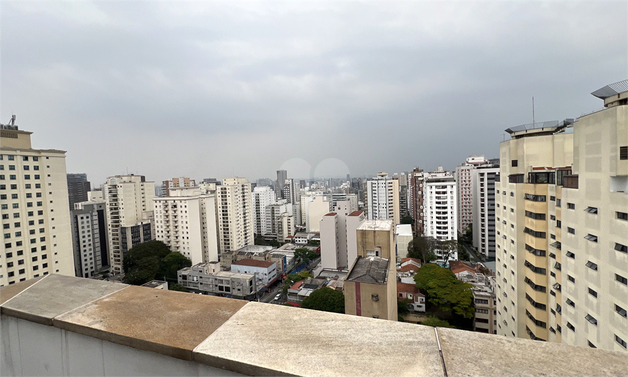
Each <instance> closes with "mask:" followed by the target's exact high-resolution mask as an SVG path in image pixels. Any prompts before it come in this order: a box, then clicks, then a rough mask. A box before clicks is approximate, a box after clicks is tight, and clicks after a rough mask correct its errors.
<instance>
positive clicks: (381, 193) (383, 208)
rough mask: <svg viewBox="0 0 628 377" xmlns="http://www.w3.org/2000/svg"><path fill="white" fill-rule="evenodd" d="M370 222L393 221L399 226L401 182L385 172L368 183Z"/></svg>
mask: <svg viewBox="0 0 628 377" xmlns="http://www.w3.org/2000/svg"><path fill="white" fill-rule="evenodd" d="M366 188H367V194H366V196H367V198H366V201H367V209H368V211H367V212H368V213H367V215H368V219H369V220H392V221H393V224H399V222H400V217H399V181H398V180H396V179H393V178H391V177H389V176H388V174H386V173H385V172H380V173H377V177H374V178H372V179H369V180H368V181H366Z"/></svg>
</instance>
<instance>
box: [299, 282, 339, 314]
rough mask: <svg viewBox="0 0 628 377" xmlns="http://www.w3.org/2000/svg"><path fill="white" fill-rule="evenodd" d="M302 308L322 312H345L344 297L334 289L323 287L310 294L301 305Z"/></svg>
mask: <svg viewBox="0 0 628 377" xmlns="http://www.w3.org/2000/svg"><path fill="white" fill-rule="evenodd" d="M301 307H302V308H305V309H314V310H322V311H324V312H333V313H343V314H344V312H345V295H344V294H343V293H342V292H340V291H337V290H335V289H331V288H328V287H323V288H321V289H317V290H315V291H314V292H312V293H311V294H310V295H309V296H308V297H307V298H306V299H305V300H303V303H302V304H301Z"/></svg>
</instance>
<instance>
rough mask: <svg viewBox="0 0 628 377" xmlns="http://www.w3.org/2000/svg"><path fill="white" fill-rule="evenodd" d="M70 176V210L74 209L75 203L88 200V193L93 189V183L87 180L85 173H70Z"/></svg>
mask: <svg viewBox="0 0 628 377" xmlns="http://www.w3.org/2000/svg"><path fill="white" fill-rule="evenodd" d="M67 177H68V201H69V202H70V211H72V210H73V209H74V203H80V202H85V201H87V200H88V199H87V193H88V192H89V191H91V189H92V188H91V184H90V183H89V181H88V180H87V174H85V173H77V174H74V173H70V174H68V175H67Z"/></svg>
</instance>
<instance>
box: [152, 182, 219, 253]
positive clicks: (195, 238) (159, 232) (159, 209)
mask: <svg viewBox="0 0 628 377" xmlns="http://www.w3.org/2000/svg"><path fill="white" fill-rule="evenodd" d="M153 200H154V202H155V204H154V207H155V239H156V240H159V241H162V242H163V243H165V244H166V245H168V247H169V248H170V250H171V251H175V252H179V253H181V254H183V255H184V256H186V257H188V258H189V259H190V260H191V261H192V264H193V265H195V264H198V263H205V262H218V260H219V252H218V229H217V225H216V195H215V193H203V192H202V191H201V189H199V188H184V189H172V190H171V191H170V196H168V197H161V198H154V199H153Z"/></svg>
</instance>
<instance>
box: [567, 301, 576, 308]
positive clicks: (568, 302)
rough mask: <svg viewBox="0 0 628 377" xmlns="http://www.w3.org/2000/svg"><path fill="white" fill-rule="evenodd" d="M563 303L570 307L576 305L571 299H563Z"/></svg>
mask: <svg viewBox="0 0 628 377" xmlns="http://www.w3.org/2000/svg"><path fill="white" fill-rule="evenodd" d="M565 303H566V304H567V305H569V306H571V307H572V308H575V307H576V303H574V302H573V301H571V300H570V299H567V301H565Z"/></svg>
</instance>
